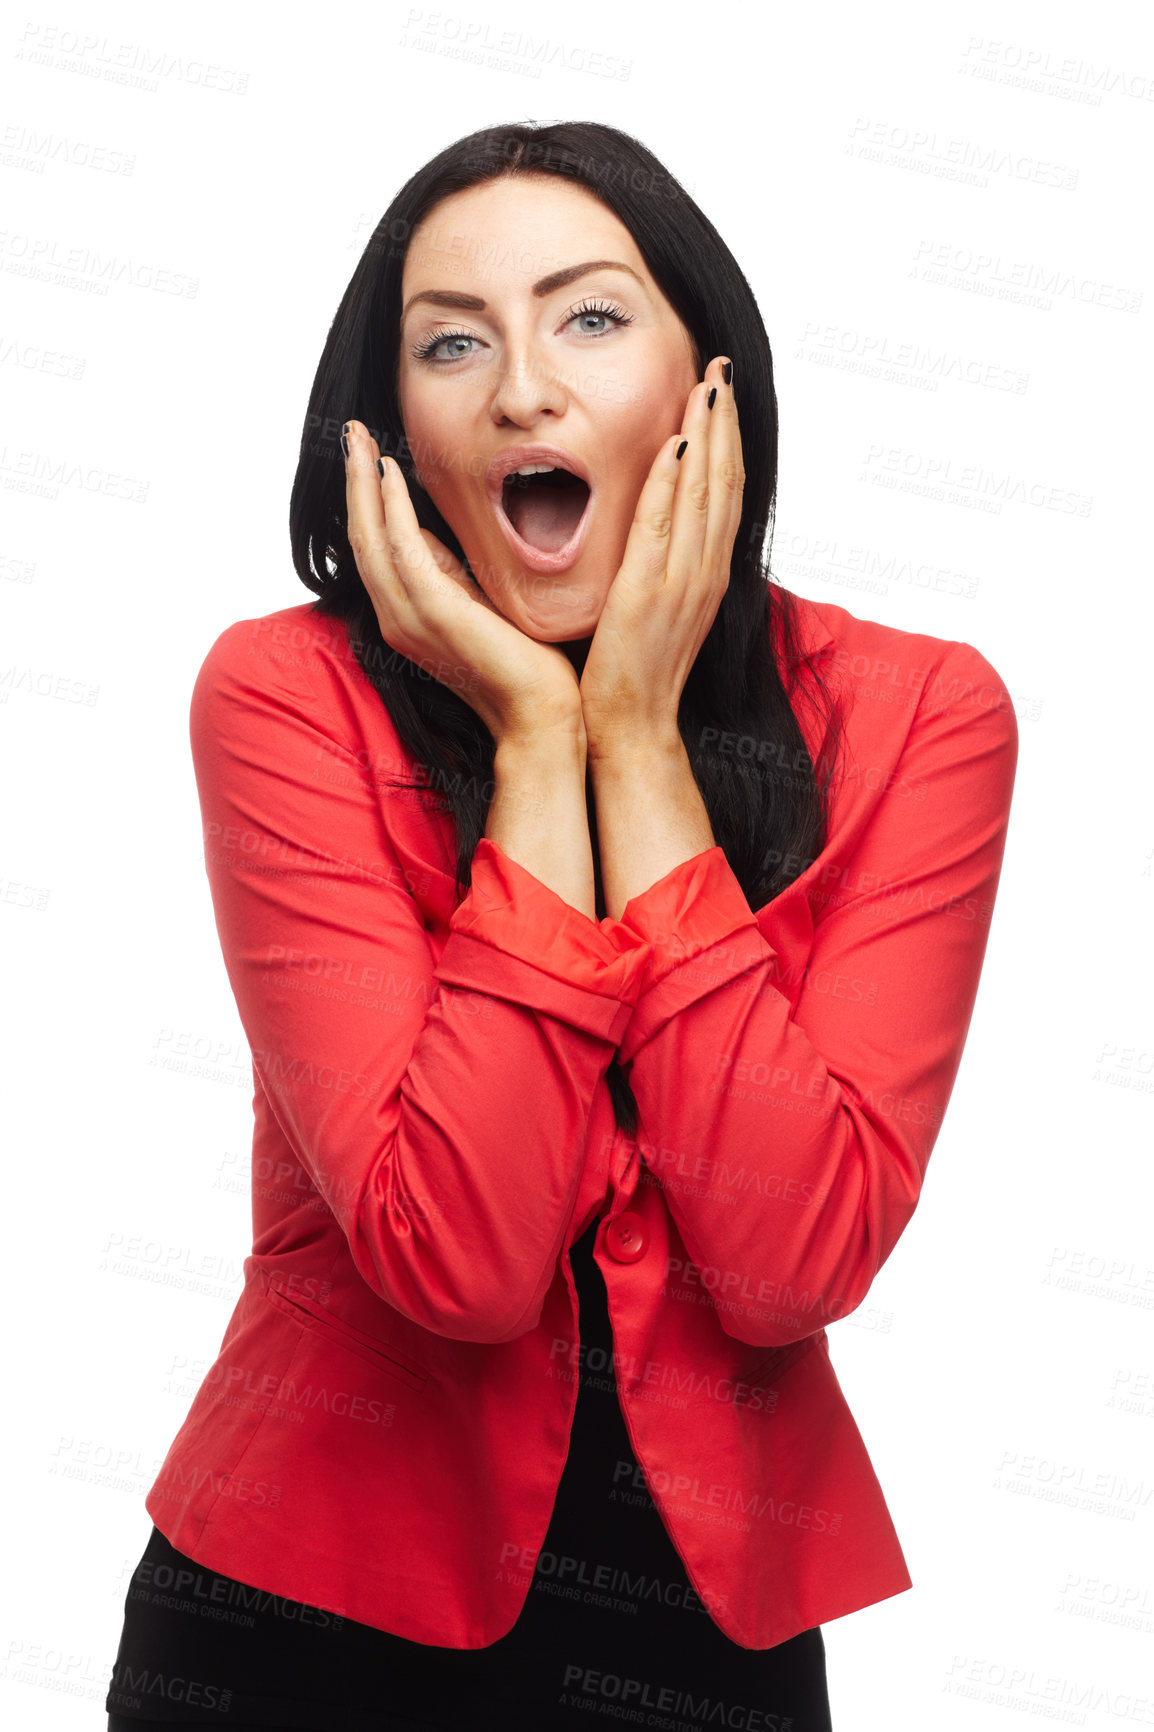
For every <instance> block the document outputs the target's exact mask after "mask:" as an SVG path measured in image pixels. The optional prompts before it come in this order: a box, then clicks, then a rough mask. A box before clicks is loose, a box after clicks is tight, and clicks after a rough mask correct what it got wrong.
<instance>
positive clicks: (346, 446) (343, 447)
mask: <svg viewBox="0 0 1154 1732" xmlns="http://www.w3.org/2000/svg"><path fill="white" fill-rule="evenodd" d="M346 425H347V423H346ZM341 450H342V451H343V452H344V454H345V462H346V463H347V462H348V460H349V442H348V440H347V439H346V438H345V436H344V434H343V433H342V434H341Z"/></svg>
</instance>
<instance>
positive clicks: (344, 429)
mask: <svg viewBox="0 0 1154 1732" xmlns="http://www.w3.org/2000/svg"><path fill="white" fill-rule="evenodd" d="M348 430H349V424H348V422H347V421H346V422H345V424H344V426H343V427H342V428H341V432H342V433H347V432H348Z"/></svg>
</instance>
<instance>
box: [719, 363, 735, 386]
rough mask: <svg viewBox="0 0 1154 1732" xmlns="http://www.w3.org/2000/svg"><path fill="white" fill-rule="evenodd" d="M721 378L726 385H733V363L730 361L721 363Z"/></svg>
mask: <svg viewBox="0 0 1154 1732" xmlns="http://www.w3.org/2000/svg"><path fill="white" fill-rule="evenodd" d="M721 377H722V378H723V379H724V380H725V383H726V384H727V385H731V384H732V383H733V362H732V361H723V362H722V365H721Z"/></svg>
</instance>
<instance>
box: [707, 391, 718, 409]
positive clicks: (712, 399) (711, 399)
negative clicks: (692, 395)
mask: <svg viewBox="0 0 1154 1732" xmlns="http://www.w3.org/2000/svg"><path fill="white" fill-rule="evenodd" d="M716 401H717V386H716V385H712V386H711V387H710V391H709V396H708V397H707V398H706V399H705V407H706V408H707V409H712V408H713V405H714V403H715V402H716Z"/></svg>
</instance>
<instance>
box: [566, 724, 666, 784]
mask: <svg viewBox="0 0 1154 1732" xmlns="http://www.w3.org/2000/svg"><path fill="white" fill-rule="evenodd" d="M585 739H586V746H585V750H586V756H587V759H588V763H589V768H590V770H591V771H592V773H593V774H594V775H598V776H601V777H603V778H605V779H606V780H608V779H609V778H610V777H612V776H614V775H636V774H638V773H639V772H644V771H646V770H652V769H662V768H666V767H669V766H673V765H680V764H683V763H686V762H688V753H687V752H686V750H685V742H684V740H683V739H682V738H681V733H680V730H679V729H678V726H677V722H676V720H673V721H670V722H667V723H664V724H661V723H653V722H649V723H645V724H642V725H639V726H637V727H633V728H629V727H625V728H616V729H615V730H614V732H613V733H612V734H611V735H608V734H606V733H604V732H602V733H600V734H598V733H597V732H587V733H586V736H585Z"/></svg>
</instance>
